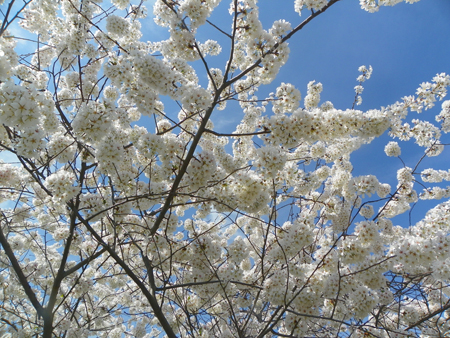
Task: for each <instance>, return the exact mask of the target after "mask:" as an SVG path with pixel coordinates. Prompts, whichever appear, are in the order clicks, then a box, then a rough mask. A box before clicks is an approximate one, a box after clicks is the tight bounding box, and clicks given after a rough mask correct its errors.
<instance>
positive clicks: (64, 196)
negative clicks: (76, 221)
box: [44, 169, 80, 202]
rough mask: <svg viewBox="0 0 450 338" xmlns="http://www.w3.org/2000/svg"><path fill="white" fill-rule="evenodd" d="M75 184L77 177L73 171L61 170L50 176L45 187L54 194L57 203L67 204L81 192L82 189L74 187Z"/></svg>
mask: <svg viewBox="0 0 450 338" xmlns="http://www.w3.org/2000/svg"><path fill="white" fill-rule="evenodd" d="M75 182H76V177H75V175H74V174H73V173H72V172H71V171H67V170H64V169H61V170H58V171H57V172H55V173H53V174H51V175H50V176H48V177H47V178H46V180H45V183H44V185H45V187H46V188H48V189H49V190H50V192H51V193H52V195H53V200H54V201H55V202H60V201H62V202H66V201H68V200H70V199H71V198H73V197H74V196H75V195H76V194H77V193H78V192H79V191H80V187H77V186H75V185H74V184H75Z"/></svg>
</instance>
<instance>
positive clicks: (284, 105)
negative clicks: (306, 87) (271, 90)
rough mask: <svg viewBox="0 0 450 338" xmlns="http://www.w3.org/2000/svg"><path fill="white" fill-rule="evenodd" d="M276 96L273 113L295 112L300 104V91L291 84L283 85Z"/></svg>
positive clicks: (273, 102)
mask: <svg viewBox="0 0 450 338" xmlns="http://www.w3.org/2000/svg"><path fill="white" fill-rule="evenodd" d="M275 95H276V97H277V98H276V99H274V100H273V101H272V105H273V108H272V111H273V112H274V113H275V114H278V113H290V112H293V111H294V110H295V109H297V108H298V106H299V104H300V100H301V94H300V91H299V90H298V89H296V88H295V87H294V86H293V85H292V84H290V83H282V84H281V85H280V86H279V87H278V88H277V90H276V94H275Z"/></svg>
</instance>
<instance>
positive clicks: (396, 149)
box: [384, 141, 402, 157]
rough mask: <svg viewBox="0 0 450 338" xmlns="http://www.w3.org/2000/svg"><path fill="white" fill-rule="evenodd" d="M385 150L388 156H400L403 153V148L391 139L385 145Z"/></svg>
mask: <svg viewBox="0 0 450 338" xmlns="http://www.w3.org/2000/svg"><path fill="white" fill-rule="evenodd" d="M384 152H385V153H386V155H387V156H394V157H398V156H400V155H401V153H402V150H401V148H400V146H399V145H398V143H397V142H394V141H391V142H389V143H388V144H386V146H385V147H384Z"/></svg>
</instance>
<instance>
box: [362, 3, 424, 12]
mask: <svg viewBox="0 0 450 338" xmlns="http://www.w3.org/2000/svg"><path fill="white" fill-rule="evenodd" d="M403 1H405V2H406V3H409V4H412V3H414V2H418V1H419V0H378V1H377V0H359V4H360V5H361V8H362V9H364V10H366V11H367V12H370V13H374V12H377V11H378V10H379V9H380V6H394V5H397V4H399V3H401V2H403Z"/></svg>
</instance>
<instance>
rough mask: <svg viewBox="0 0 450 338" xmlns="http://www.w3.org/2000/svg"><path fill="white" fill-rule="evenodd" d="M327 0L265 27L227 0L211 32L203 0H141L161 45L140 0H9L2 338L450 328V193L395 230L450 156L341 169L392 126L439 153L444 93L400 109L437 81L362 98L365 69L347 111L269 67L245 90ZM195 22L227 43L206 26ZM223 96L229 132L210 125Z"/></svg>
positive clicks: (0, 66) (392, 333) (244, 6)
mask: <svg viewBox="0 0 450 338" xmlns="http://www.w3.org/2000/svg"><path fill="white" fill-rule="evenodd" d="M405 1H406V2H409V3H412V2H415V1H414V0H405ZM337 2H338V0H328V1H327V0H296V1H295V2H294V3H293V4H292V5H294V8H295V11H297V12H299V13H301V14H303V15H304V14H305V12H310V13H311V14H310V15H309V17H307V18H306V19H304V21H303V22H301V23H300V24H298V25H297V26H295V27H293V26H291V24H290V23H288V22H286V21H284V20H280V21H276V22H274V23H273V26H272V27H271V28H270V29H269V30H264V29H263V27H262V24H261V22H260V21H259V18H258V17H259V9H258V6H257V4H256V1H255V0H232V1H231V3H230V6H229V15H230V16H229V18H230V23H231V25H230V26H229V27H225V28H224V27H218V26H217V25H215V24H214V23H212V22H209V21H208V17H209V16H210V14H211V13H212V11H213V10H214V9H215V8H216V7H217V6H218V5H219V0H180V1H172V0H156V2H155V3H154V7H153V14H154V19H155V21H156V23H157V24H158V25H160V26H163V27H167V29H168V31H169V33H170V37H169V38H168V39H167V40H164V41H159V42H143V37H142V32H141V23H142V22H143V21H144V20H149V19H150V18H148V16H147V15H148V13H147V9H146V7H145V6H144V5H145V3H144V2H135V3H134V2H132V3H130V2H129V0H113V1H112V3H104V4H102V3H101V1H98V0H62V1H55V0H33V1H24V2H22V3H20V4H19V2H18V1H17V2H15V1H14V0H11V1H10V3H8V1H6V2H5V3H3V5H2V13H3V18H2V25H1V28H0V29H1V30H0V122H1V124H2V126H1V128H0V148H1V150H2V151H1V153H0V157H1V158H2V159H3V160H2V162H0V185H1V187H0V196H1V203H2V204H1V209H0V212H1V218H0V222H1V223H0V224H1V227H0V244H1V251H0V283H1V288H0V336H2V337H45V338H47V337H48V338H50V337H94V336H95V337H113V338H114V337H138V338H142V337H158V336H160V335H161V334H165V335H167V336H168V337H240V338H243V337H255V338H256V337H258V338H262V337H332V336H335V337H347V336H352V337H407V336H419V335H420V336H423V337H425V336H430V337H438V336H439V337H442V336H444V334H445V333H446V332H448V331H449V330H450V328H449V326H450V324H449V322H448V319H449V317H450V316H449V313H448V309H449V308H450V301H449V292H448V285H449V279H450V265H449V264H450V263H449V262H450V260H449V259H450V238H449V236H448V234H449V225H450V202H448V201H446V202H442V203H441V204H437V206H436V207H435V208H433V209H431V210H430V211H429V212H428V213H427V215H426V217H425V218H424V219H423V220H422V221H420V222H419V223H417V224H415V225H412V226H409V227H407V226H406V225H404V224H402V225H403V227H402V226H399V225H394V223H393V221H392V220H391V219H393V218H394V217H395V216H397V215H400V214H403V213H405V212H407V211H408V210H409V209H410V208H411V206H413V205H415V204H416V203H420V202H421V200H426V199H436V200H438V199H442V198H445V199H447V198H448V197H449V196H450V189H446V188H443V187H442V184H440V183H441V182H442V181H449V180H450V172H449V171H443V170H434V169H426V170H424V171H422V172H419V171H418V170H417V167H418V163H414V164H405V166H404V168H402V169H400V170H399V171H398V173H397V182H398V184H397V185H396V186H393V187H391V186H390V185H389V184H387V183H383V182H379V180H378V179H377V177H375V176H373V175H366V176H353V175H352V168H353V167H352V163H351V161H350V154H351V153H352V152H353V151H355V150H357V149H358V148H359V147H360V146H361V145H363V144H366V143H369V142H371V141H372V140H373V139H374V138H376V137H378V136H380V135H381V134H383V133H385V132H389V134H390V135H391V136H392V137H393V139H395V140H400V141H409V140H411V141H415V142H416V143H417V144H418V145H420V146H421V147H423V149H424V150H425V151H424V156H423V158H422V159H421V160H420V163H422V162H426V160H427V159H428V158H429V157H431V156H438V155H440V154H441V153H442V151H443V150H444V146H445V144H444V142H443V141H442V140H441V139H442V137H443V136H442V135H444V134H445V133H447V132H449V131H450V124H449V121H450V101H443V103H442V110H441V112H440V113H439V115H438V116H437V117H436V121H434V122H433V121H427V120H418V119H414V120H412V122H411V121H410V120H408V119H407V115H408V113H409V112H410V111H413V112H421V111H422V110H426V109H429V108H431V107H433V106H434V105H435V102H436V100H442V99H443V98H444V97H445V95H446V90H447V87H448V86H449V85H450V77H449V76H447V75H445V74H439V75H437V76H436V77H435V78H433V79H432V82H430V83H424V84H422V85H421V87H420V88H419V89H418V91H417V93H416V95H415V96H410V97H405V98H403V99H402V101H400V102H397V103H394V104H393V105H391V106H388V107H385V108H382V109H379V110H370V111H366V112H363V111H360V110H356V109H355V106H356V105H358V104H360V103H361V93H362V90H363V87H362V83H363V82H364V81H365V80H367V79H369V78H370V75H371V73H372V68H371V67H364V66H362V67H361V68H360V69H359V71H360V72H361V75H360V76H359V77H358V79H357V81H358V85H357V87H355V91H356V96H355V102H354V105H353V107H352V108H351V109H348V110H345V111H344V110H339V109H335V108H334V106H333V104H332V103H331V102H325V103H323V104H321V105H320V106H319V104H320V93H321V91H322V84H320V83H316V82H314V81H312V82H310V83H309V84H308V86H307V95H306V96H305V98H304V100H302V98H301V95H300V91H299V90H298V89H296V88H295V87H294V86H293V85H292V84H290V83H282V82H280V83H278V84H276V85H275V87H276V90H275V91H274V93H273V94H271V95H269V97H258V96H257V91H258V88H259V87H260V86H262V85H266V84H270V83H272V84H273V83H274V82H275V81H274V80H275V78H276V77H277V74H278V71H279V69H280V67H281V66H283V64H285V63H286V60H287V58H288V55H289V47H288V43H287V42H288V41H289V40H290V38H291V37H292V36H294V35H295V34H297V33H298V32H300V31H301V29H302V28H303V27H304V26H305V25H306V24H308V23H309V22H310V21H311V20H313V19H314V18H315V17H317V16H319V15H321V14H322V13H323V12H325V11H326V10H327V9H328V8H329V7H331V6H332V5H334V4H335V3H337ZM399 2H401V0H390V1H388V0H383V1H382V0H378V1H376V0H360V3H361V7H362V8H363V9H365V10H367V11H370V12H374V11H376V10H377V9H378V7H379V6H382V5H395V4H397V3H399ZM18 24H20V26H21V27H22V28H23V29H24V30H26V31H28V33H27V35H25V34H24V35H23V37H22V36H17V35H13V34H12V33H10V31H9V30H8V28H11V27H12V26H14V25H16V27H15V29H14V31H15V32H17V31H20V30H19V28H18V27H17V25H18ZM203 25H209V26H210V30H214V31H215V32H216V33H217V34H219V35H221V39H222V40H223V41H227V42H226V43H221V45H219V43H218V42H216V41H213V40H206V41H201V40H200V39H199V38H197V36H196V33H197V31H198V29H199V28H200V27H202V26H203ZM31 33H32V34H34V38H30V34H31ZM19 39H27V41H29V44H28V45H27V46H28V47H29V48H30V49H29V50H26V51H23V50H19V48H17V47H16V42H17V41H18V40H19ZM30 41H31V42H30ZM226 53H228V57H227V61H226V62H224V64H223V66H222V67H221V68H213V67H211V66H209V63H210V60H213V59H214V58H215V57H216V55H219V54H220V55H224V54H225V55H226ZM202 77H203V78H204V77H206V78H207V79H208V84H207V85H206V84H205V85H204V86H202V85H201V81H200V80H199V78H202ZM167 99H170V100H172V101H173V102H175V103H176V104H177V107H178V110H177V111H174V110H173V108H172V107H171V108H170V109H166V108H165V107H164V101H165V100H166V101H167ZM230 101H233V102H235V101H238V102H239V105H240V108H241V109H240V114H241V115H240V117H239V119H240V120H241V122H240V123H238V124H237V125H236V127H235V128H234V132H232V133H230V132H229V130H228V131H226V130H220V128H215V127H214V125H213V123H212V121H211V116H213V114H223V113H222V112H220V111H221V110H225V111H226V109H227V107H226V106H227V102H230ZM302 102H303V104H302ZM233 107H235V106H233ZM233 109H235V108H233ZM408 121H409V122H408ZM395 140H394V141H391V142H389V143H388V144H387V145H386V148H385V152H386V154H387V155H388V156H400V154H401V148H400V146H399V144H398V143H397V141H395ZM408 165H410V166H411V167H409V166H408ZM394 222H395V219H394Z"/></svg>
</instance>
